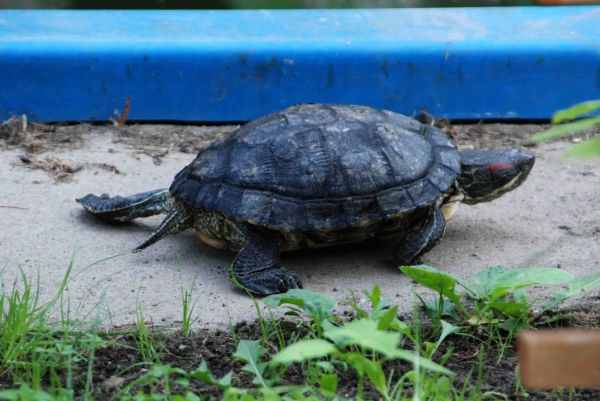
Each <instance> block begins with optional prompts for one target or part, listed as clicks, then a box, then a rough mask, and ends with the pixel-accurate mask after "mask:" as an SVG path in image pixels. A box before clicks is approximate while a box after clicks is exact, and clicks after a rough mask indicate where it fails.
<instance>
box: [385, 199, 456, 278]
mask: <svg viewBox="0 0 600 401" xmlns="http://www.w3.org/2000/svg"><path fill="white" fill-rule="evenodd" d="M445 231H446V220H445V219H444V214H443V213H442V211H441V210H440V209H439V208H438V207H437V206H432V207H430V208H429V210H428V211H427V213H425V215H424V216H423V217H422V218H421V219H420V220H418V222H416V224H415V225H414V226H413V227H411V228H410V229H409V230H408V234H407V235H406V237H405V238H403V239H401V240H399V241H398V242H396V243H395V244H394V245H393V246H392V257H393V258H394V260H395V261H396V263H398V264H399V265H400V266H406V265H415V264H419V263H420V259H419V258H420V257H421V256H423V255H424V254H425V253H427V252H429V251H430V250H431V249H432V248H433V247H435V246H436V245H437V244H439V243H440V241H441V240H442V238H443V237H444V232H445Z"/></svg>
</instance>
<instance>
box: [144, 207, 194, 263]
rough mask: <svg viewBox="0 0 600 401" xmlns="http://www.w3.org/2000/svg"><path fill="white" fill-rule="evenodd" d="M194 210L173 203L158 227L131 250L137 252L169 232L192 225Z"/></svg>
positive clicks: (181, 229) (173, 232)
mask: <svg viewBox="0 0 600 401" xmlns="http://www.w3.org/2000/svg"><path fill="white" fill-rule="evenodd" d="M194 220H195V219H194V212H193V211H192V210H187V209H185V208H183V207H182V206H181V205H175V206H174V207H173V208H172V209H171V211H170V212H169V214H168V215H167V217H165V218H164V220H163V221H162V222H161V223H160V225H159V226H158V228H157V229H156V230H154V232H153V233H152V235H151V236H150V237H148V239H146V241H144V242H143V243H142V244H141V245H139V246H138V247H137V248H135V249H134V250H133V252H139V251H141V250H142V249H144V248H147V247H149V246H150V245H152V244H154V243H155V242H157V241H160V240H161V239H163V238H164V237H166V236H167V235H170V234H177V233H180V232H182V231H184V230H187V229H188V228H192V227H193V226H194Z"/></svg>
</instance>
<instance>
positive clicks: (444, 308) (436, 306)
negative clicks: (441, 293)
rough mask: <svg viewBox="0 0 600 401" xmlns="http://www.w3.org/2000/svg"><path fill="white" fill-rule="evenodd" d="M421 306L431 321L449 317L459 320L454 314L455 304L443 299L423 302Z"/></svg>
mask: <svg viewBox="0 0 600 401" xmlns="http://www.w3.org/2000/svg"><path fill="white" fill-rule="evenodd" d="M422 302H423V306H424V307H425V309H426V311H427V314H428V315H429V317H431V318H432V319H435V318H437V317H438V315H439V317H444V316H447V317H451V318H453V319H456V320H459V319H460V318H459V317H458V315H457V314H456V310H455V309H456V304H455V303H454V302H452V301H450V300H445V301H444V299H443V298H441V297H440V298H436V299H432V300H431V301H425V300H423V301H422ZM442 302H443V305H441V310H440V303H442Z"/></svg>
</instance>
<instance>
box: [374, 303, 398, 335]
mask: <svg viewBox="0 0 600 401" xmlns="http://www.w3.org/2000/svg"><path fill="white" fill-rule="evenodd" d="M380 315H381V316H379V319H378V320H379V321H378V323H377V328H378V329H379V330H384V331H385V330H387V329H389V328H390V325H391V324H392V322H393V321H394V318H395V317H396V315H398V305H395V306H392V307H391V308H390V309H388V310H386V311H385V312H384V313H380Z"/></svg>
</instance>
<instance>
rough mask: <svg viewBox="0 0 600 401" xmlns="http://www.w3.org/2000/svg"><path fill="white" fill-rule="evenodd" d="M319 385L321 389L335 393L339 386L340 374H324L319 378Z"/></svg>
mask: <svg viewBox="0 0 600 401" xmlns="http://www.w3.org/2000/svg"><path fill="white" fill-rule="evenodd" d="M319 385H320V386H321V390H323V391H326V392H328V393H330V394H335V392H336V391H337V388H338V375H337V374H324V375H321V377H320V378H319Z"/></svg>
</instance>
